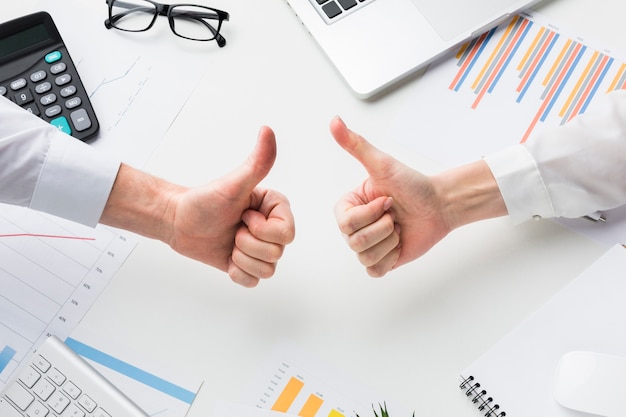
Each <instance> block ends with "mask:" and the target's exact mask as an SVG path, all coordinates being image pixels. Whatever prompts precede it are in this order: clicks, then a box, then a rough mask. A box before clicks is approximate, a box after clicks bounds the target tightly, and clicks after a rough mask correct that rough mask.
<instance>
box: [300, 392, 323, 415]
mask: <svg viewBox="0 0 626 417" xmlns="http://www.w3.org/2000/svg"><path fill="white" fill-rule="evenodd" d="M323 402H324V400H322V399H321V398H320V397H318V396H317V395H313V394H311V395H309V398H307V400H306V402H305V403H304V405H303V406H302V409H301V410H300V412H299V413H298V415H299V416H300V417H315V414H317V412H318V410H319V409H320V407H321V406H322V403H323Z"/></svg>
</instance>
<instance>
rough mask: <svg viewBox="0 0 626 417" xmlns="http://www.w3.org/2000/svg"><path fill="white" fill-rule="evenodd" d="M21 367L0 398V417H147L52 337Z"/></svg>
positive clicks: (65, 346)
mask: <svg viewBox="0 0 626 417" xmlns="http://www.w3.org/2000/svg"><path fill="white" fill-rule="evenodd" d="M24 364H25V365H24V366H23V367H22V368H21V370H20V371H19V373H18V377H17V379H15V380H14V381H12V382H10V383H9V384H8V385H7V386H6V387H5V389H4V390H3V392H2V393H1V394H0V417H23V416H24V417H54V416H63V417H148V416H147V414H145V413H144V412H143V411H141V410H139V408H137V406H136V405H134V404H133V403H132V402H131V401H130V400H129V399H128V398H127V397H125V396H124V395H123V394H121V393H120V392H119V391H117V389H115V388H114V387H113V386H112V385H111V384H110V383H109V382H108V381H107V380H106V379H104V377H103V376H101V375H100V374H99V373H97V372H96V371H95V370H94V369H93V368H92V367H91V366H90V365H88V364H87V363H86V362H84V361H83V360H82V358H80V357H79V356H78V355H77V354H76V353H74V351H72V350H71V349H70V348H69V347H67V345H65V344H64V343H63V342H61V341H60V340H59V339H57V338H55V337H49V338H48V339H46V341H45V342H44V343H43V345H42V346H41V347H40V348H39V349H38V350H37V353H35V354H33V355H32V358H30V360H28V361H25V362H24Z"/></svg>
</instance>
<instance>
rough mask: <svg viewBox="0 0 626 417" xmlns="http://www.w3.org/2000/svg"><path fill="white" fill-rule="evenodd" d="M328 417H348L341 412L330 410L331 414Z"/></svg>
mask: <svg viewBox="0 0 626 417" xmlns="http://www.w3.org/2000/svg"><path fill="white" fill-rule="evenodd" d="M328 417H346V416H344V415H343V414H341V413H340V412H339V411H337V410H335V409H332V410H330V413H328Z"/></svg>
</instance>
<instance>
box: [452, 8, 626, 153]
mask: <svg viewBox="0 0 626 417" xmlns="http://www.w3.org/2000/svg"><path fill="white" fill-rule="evenodd" d="M455 59H456V67H457V69H456V72H455V73H454V76H453V78H452V81H451V82H450V83H449V85H448V89H449V90H451V91H454V92H458V93H460V92H462V90H463V88H465V89H469V90H471V93H472V94H473V99H472V102H471V104H470V108H471V109H473V110H475V109H477V108H478V107H479V106H480V105H481V103H482V102H483V101H484V100H485V97H486V96H487V95H489V94H492V93H493V92H494V90H495V89H496V86H498V85H499V84H500V82H501V80H502V78H505V77H508V78H511V75H510V74H508V73H515V77H516V78H517V79H518V81H517V82H516V83H515V86H514V88H515V90H514V92H515V94H516V98H515V100H516V102H517V103H522V102H523V101H525V100H536V99H537V98H536V94H535V95H534V96H533V97H529V96H530V92H531V91H532V92H533V93H534V92H536V91H537V90H540V91H541V93H540V95H539V99H538V100H539V101H538V102H536V106H537V107H536V111H535V112H534V114H533V116H532V117H531V118H530V119H529V121H528V125H527V127H526V129H525V132H524V133H523V134H522V136H521V138H520V142H525V141H526V140H527V139H528V138H529V137H530V136H531V134H532V133H533V131H534V130H535V128H536V127H537V125H538V124H539V123H543V122H545V121H546V120H547V119H548V118H549V117H556V118H558V124H565V123H567V122H568V121H570V120H572V119H573V118H574V117H576V116H577V115H579V114H582V113H584V112H585V110H586V109H587V107H588V106H589V104H590V103H591V102H592V100H593V98H594V97H595V96H596V94H597V93H598V91H603V92H609V91H613V90H616V89H624V88H626V64H624V63H621V64H616V59H615V58H614V57H612V56H610V54H609V53H608V52H607V51H603V50H596V49H594V48H591V47H589V46H588V45H587V44H586V43H585V42H583V41H582V40H581V39H579V38H577V39H571V38H570V39H568V38H567V37H565V36H562V35H561V34H560V33H559V31H558V28H555V27H552V26H549V25H542V24H541V23H537V24H535V22H534V21H533V16H532V15H529V14H521V15H519V16H515V17H513V18H511V20H510V21H509V22H508V23H505V24H503V25H502V26H501V27H498V28H494V29H492V30H490V31H489V32H486V33H484V34H483V35H481V36H479V37H477V38H475V39H473V40H471V41H469V42H467V43H466V44H464V45H463V46H462V47H461V48H460V49H459V51H458V53H457V54H456V57H455ZM512 62H513V63H514V64H515V67H513V66H512V65H511V63H512ZM616 66H617V68H618V70H617V71H613V68H615V67H616ZM470 78H471V79H472V83H471V85H468V86H464V84H465V82H466V81H467V80H468V79H470ZM607 79H608V82H609V86H608V88H606V89H604V87H601V86H602V85H605V84H606V82H607ZM511 87H513V86H512V85H508V84H507V85H505V86H504V88H511ZM601 88H603V90H601ZM511 92H513V91H511ZM505 94H509V92H505ZM553 113H554V114H553Z"/></svg>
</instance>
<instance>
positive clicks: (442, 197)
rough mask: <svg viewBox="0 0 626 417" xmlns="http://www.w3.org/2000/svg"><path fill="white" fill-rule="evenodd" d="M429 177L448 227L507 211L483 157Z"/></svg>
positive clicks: (491, 216) (454, 227)
mask: <svg viewBox="0 0 626 417" xmlns="http://www.w3.org/2000/svg"><path fill="white" fill-rule="evenodd" d="M431 179H432V183H433V187H434V188H435V193H436V195H437V197H438V201H439V202H440V209H441V214H442V216H443V218H444V221H445V222H446V224H447V226H448V227H449V229H450V230H454V229H456V228H458V227H461V226H463V225H466V224H469V223H472V222H476V221H479V220H485V219H489V218H494V217H500V216H504V215H506V214H507V209H506V205H505V203H504V200H503V198H502V195H501V193H500V189H499V188H498V184H497V182H496V180H495V178H494V176H493V174H492V172H491V170H490V169H489V167H488V166H487V164H486V163H485V162H484V161H482V160H479V161H476V162H473V163H470V164H467V165H463V166H460V167H457V168H453V169H450V170H447V171H444V172H442V173H440V174H437V175H435V176H433V177H431Z"/></svg>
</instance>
